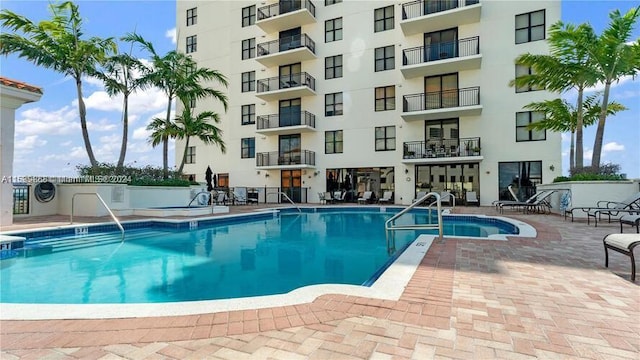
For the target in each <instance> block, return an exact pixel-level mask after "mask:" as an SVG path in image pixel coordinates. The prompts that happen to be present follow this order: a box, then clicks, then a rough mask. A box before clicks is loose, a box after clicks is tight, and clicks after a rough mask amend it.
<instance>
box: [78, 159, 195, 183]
mask: <svg viewBox="0 0 640 360" xmlns="http://www.w3.org/2000/svg"><path fill="white" fill-rule="evenodd" d="M76 169H77V170H78V175H80V177H81V178H86V179H93V178H100V179H111V178H114V179H126V180H127V181H126V184H128V185H134V186H184V187H186V186H189V185H198V183H197V182H190V181H189V180H184V179H182V177H181V175H182V174H181V173H179V172H177V171H169V178H168V179H164V178H163V171H162V167H160V166H151V165H147V166H144V167H134V166H131V165H125V166H123V167H121V168H118V167H117V166H116V165H115V164H110V163H100V164H99V165H98V166H97V167H96V168H93V167H92V166H91V165H78V166H76ZM118 181H119V182H120V180H118ZM88 182H89V181H88ZM121 183H122V182H121Z"/></svg>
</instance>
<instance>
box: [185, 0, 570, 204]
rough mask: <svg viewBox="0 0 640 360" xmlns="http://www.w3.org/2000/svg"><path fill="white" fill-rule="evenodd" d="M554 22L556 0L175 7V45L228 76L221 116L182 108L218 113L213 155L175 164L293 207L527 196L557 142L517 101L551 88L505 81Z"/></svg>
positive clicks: (289, 1)
mask: <svg viewBox="0 0 640 360" xmlns="http://www.w3.org/2000/svg"><path fill="white" fill-rule="evenodd" d="M559 19H560V2H559V1H537V0H536V1H525V0H512V1H491V0H480V1H478V0H442V1H434V0H417V1H409V2H406V1H402V2H400V1H365V0H345V1H340V0H324V1H323V0H314V1H310V0H283V1H279V2H277V1H272V0H267V1H194V0H178V1H177V33H178V48H179V49H180V50H181V51H184V52H185V53H187V54H188V55H190V56H192V57H193V58H194V59H196V60H197V62H198V63H199V65H200V66H202V67H208V68H212V69H216V70H219V71H221V72H222V73H223V74H225V75H226V76H227V78H228V80H229V87H228V89H227V90H226V93H227V94H228V97H229V109H228V111H227V112H226V113H225V112H224V109H223V108H222V106H221V105H220V104H218V103H215V102H214V101H213V100H198V101H197V102H196V103H195V104H192V106H194V107H195V109H196V110H195V111H196V112H198V111H204V110H205V109H207V110H214V111H217V112H219V113H220V114H221V116H222V123H221V124H220V125H219V126H220V127H221V129H222V130H223V131H224V133H223V139H224V141H225V143H226V146H227V152H226V153H225V154H222V153H221V152H220V150H219V149H218V148H217V147H215V146H206V145H204V144H202V143H201V142H199V141H198V140H196V139H192V140H191V144H193V146H192V147H190V148H189V150H188V152H187V164H186V165H185V173H186V174H193V175H194V176H195V178H196V180H198V181H204V176H205V170H206V169H207V166H210V167H211V169H213V172H214V173H216V174H217V175H218V185H219V186H229V187H249V188H253V187H255V188H258V189H265V188H280V189H281V191H283V192H285V193H287V194H288V195H289V196H290V197H291V198H293V199H294V201H296V202H318V200H319V198H318V193H323V192H326V191H331V192H333V191H341V190H344V191H343V192H344V193H345V196H344V200H346V201H355V199H357V197H358V196H359V194H362V193H363V192H364V191H372V192H373V193H374V194H375V196H376V197H378V198H379V197H381V196H382V195H383V193H384V192H385V191H393V202H394V203H396V204H410V203H411V202H412V201H413V199H414V198H415V197H416V195H417V194H418V193H419V192H421V191H437V192H440V191H444V190H447V191H449V192H451V193H452V194H453V195H454V196H455V197H456V198H457V203H460V202H462V203H464V201H465V196H466V192H467V191H475V192H476V193H477V194H478V195H479V197H480V203H481V205H488V204H490V203H491V201H493V200H496V199H498V198H505V197H506V196H508V195H507V186H508V185H509V184H513V185H515V188H517V189H518V191H520V192H521V193H522V194H523V195H525V194H526V193H528V192H529V193H530V192H532V191H533V187H534V186H535V185H536V184H539V183H543V182H551V181H552V180H553V178H554V177H556V176H558V175H560V174H561V138H560V134H559V133H553V132H550V131H546V132H545V131H531V130H528V129H527V127H526V126H527V124H529V123H531V122H533V121H537V120H539V119H540V117H541V115H540V114H537V113H532V112H529V111H527V110H526V109H523V106H525V105H526V104H528V103H530V102H533V101H541V100H546V99H551V98H553V97H554V95H553V94H551V93H549V92H546V91H536V90H535V89H516V88H514V87H509V85H508V83H509V81H510V80H512V79H514V78H515V76H516V74H521V73H526V72H528V71H529V69H526V68H522V69H521V68H518V69H516V66H515V65H514V59H515V58H516V57H517V56H518V55H520V54H523V53H527V52H530V53H540V54H542V53H546V52H548V44H547V43H546V41H545V38H546V36H547V31H548V28H549V26H550V25H551V24H553V23H555V22H556V21H558V20H559ZM211 85H212V86H216V85H214V84H211ZM183 147H184V143H183V142H180V141H178V142H177V144H176V159H177V161H180V160H181V159H182V149H183ZM276 191H278V190H277V189H276ZM263 200H264V199H263ZM267 200H269V199H267Z"/></svg>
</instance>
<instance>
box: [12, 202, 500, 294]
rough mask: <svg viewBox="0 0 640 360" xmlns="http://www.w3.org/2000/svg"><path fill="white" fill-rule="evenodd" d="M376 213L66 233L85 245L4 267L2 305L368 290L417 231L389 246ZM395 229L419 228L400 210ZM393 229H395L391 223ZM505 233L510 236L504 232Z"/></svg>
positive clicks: (465, 229) (28, 255)
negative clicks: (320, 287)
mask: <svg viewBox="0 0 640 360" xmlns="http://www.w3.org/2000/svg"><path fill="white" fill-rule="evenodd" d="M392 215H393V213H385V212H355V211H352V212H343V211H334V212H318V213H302V214H298V213H288V214H284V213H281V214H280V215H278V216H274V217H266V218H264V217H263V218H259V219H256V218H253V219H249V220H247V221H243V222H238V221H237V220H234V221H233V222H230V223H228V224H224V223H223V224H219V225H215V226H210V227H201V228H198V229H193V230H169V229H163V228H160V229H158V228H152V229H144V228H143V229H132V230H127V232H126V239H125V241H124V242H123V243H121V242H120V241H119V239H120V233H94V234H90V235H88V236H85V237H77V236H71V235H70V236H66V237H62V238H61V239H59V241H65V240H68V239H72V240H74V241H85V242H86V243H87V244H86V245H88V246H87V247H82V248H77V249H74V250H68V251H56V252H51V251H24V252H23V254H21V255H20V256H21V257H18V258H14V259H10V260H9V261H12V262H11V263H9V262H7V260H3V264H2V265H3V266H2V269H0V278H1V279H2V282H1V295H2V296H1V298H0V299H1V301H2V302H6V303H58V304H59V303H66V304H85V303H155V302H176V301H194V300H213V299H228V298H238V297H248V296H257V295H269V294H281V293H286V292H289V291H291V290H294V289H296V288H299V287H302V286H306V285H312V284H323V283H335V284H354V285H361V284H364V283H367V282H368V281H370V280H371V279H372V277H373V276H374V275H375V274H378V273H379V272H380V270H381V269H384V267H385V266H386V265H388V263H389V262H390V260H392V259H393V258H394V256H397V255H398V253H399V252H401V251H402V250H403V249H404V248H405V247H406V246H407V245H409V244H410V243H411V242H412V241H413V240H415V238H416V237H417V235H418V234H419V233H423V232H424V231H423V232H415V231H399V232H397V234H396V235H395V236H394V244H393V246H388V243H387V239H386V236H385V231H384V222H385V221H386V220H387V219H388V218H389V217H391V216H392ZM408 215H409V216H406V217H403V218H401V219H402V220H403V221H402V222H403V223H404V222H407V223H410V222H413V221H420V222H424V221H425V219H426V215H425V214H423V213H415V214H414V213H409V214H408ZM398 223H400V222H398ZM445 224H446V225H445V233H447V232H451V231H456V230H458V231H459V232H461V233H457V235H459V236H471V235H472V234H471V233H477V235H476V236H478V235H482V233H485V236H486V233H487V232H491V233H498V232H500V233H504V232H508V231H509V229H508V226H506V227H505V226H498V225H496V223H492V224H484V225H478V224H475V225H470V223H469V221H457V222H455V221H454V222H453V223H452V224H448V225H447V223H446V221H445ZM511 230H513V229H511Z"/></svg>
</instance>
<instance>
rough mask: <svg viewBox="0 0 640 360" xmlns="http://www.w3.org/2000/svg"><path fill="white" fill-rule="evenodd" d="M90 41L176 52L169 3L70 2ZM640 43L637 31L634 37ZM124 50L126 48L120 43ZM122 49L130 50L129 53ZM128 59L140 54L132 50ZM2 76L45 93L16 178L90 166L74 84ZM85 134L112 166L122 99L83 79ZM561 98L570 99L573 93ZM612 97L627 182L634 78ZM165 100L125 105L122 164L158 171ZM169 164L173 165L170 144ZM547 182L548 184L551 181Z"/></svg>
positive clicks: (11, 3)
mask: <svg viewBox="0 0 640 360" xmlns="http://www.w3.org/2000/svg"><path fill="white" fill-rule="evenodd" d="M76 3H77V4H78V5H79V7H80V13H81V14H82V16H83V18H84V29H85V34H86V35H88V36H101V37H115V38H119V37H120V36H122V35H124V34H126V33H128V32H133V31H136V32H137V33H139V34H141V35H142V36H143V37H144V38H145V39H147V40H149V41H151V42H152V43H153V44H154V46H155V48H156V51H157V52H158V53H160V54H163V53H165V52H166V51H169V50H171V49H173V48H175V19H176V16H175V2H174V1H169V0H167V1H87V0H85V1H76ZM47 4H48V2H47V1H30V0H26V1H25V0H19V1H16V0H8V1H7V0H3V1H2V3H1V4H0V6H1V7H2V9H9V10H11V11H14V12H16V13H18V14H21V15H25V16H27V17H28V18H30V19H31V20H34V21H39V20H43V19H47V18H49V12H48V7H47ZM638 4H639V3H638V2H637V1H585V0H582V1H563V2H562V20H563V21H565V22H570V23H574V24H579V23H582V22H589V23H591V25H592V26H593V27H594V28H595V30H596V31H597V32H598V33H600V32H601V31H602V29H603V28H605V27H606V26H607V24H608V14H609V12H610V11H611V10H614V9H620V11H622V12H626V11H627V10H628V9H630V8H631V7H633V6H638ZM633 38H634V39H638V38H640V26H638V27H636V29H635V31H634V36H633ZM122 46H126V45H125V44H122ZM123 49H125V50H127V51H128V50H129V47H128V46H127V47H124V48H123ZM133 53H134V55H137V56H140V57H145V56H146V54H144V53H140V52H137V51H136V49H134V51H133ZM0 74H2V76H4V77H8V78H11V79H16V80H20V81H24V82H27V83H29V84H32V85H36V86H39V87H42V88H43V90H44V95H43V96H42V98H41V100H40V101H39V102H36V103H32V104H27V105H24V106H23V107H21V108H20V109H18V111H17V113H16V136H15V157H14V173H13V174H12V175H14V176H26V175H49V176H75V175H76V174H77V172H76V165H78V164H86V163H88V159H87V156H86V152H85V149H84V144H83V141H82V137H81V133H80V126H79V120H78V115H77V101H76V93H75V85H74V83H73V81H71V79H68V78H64V77H63V76H62V75H60V74H58V73H55V72H53V71H51V70H46V69H40V68H38V67H36V66H35V65H33V64H32V63H29V62H27V61H25V60H21V59H18V58H17V57H15V56H10V57H2V58H0ZM84 97H85V101H86V105H87V119H88V122H89V134H90V137H91V142H92V145H93V149H94V153H95V155H96V158H97V159H98V161H101V162H112V163H115V162H116V161H117V158H118V154H119V150H120V139H121V137H120V136H121V131H122V130H121V121H120V120H121V101H120V100H119V99H110V98H109V97H108V96H107V95H106V93H105V92H104V91H103V89H102V86H101V84H100V83H99V82H97V81H91V80H90V79H89V80H86V81H85V86H84ZM564 97H566V98H567V99H569V100H570V101H572V102H573V101H574V99H575V95H574V94H571V93H569V94H566V95H565V96H564ZM610 98H611V99H612V100H616V101H618V102H620V103H622V104H624V105H625V106H626V107H627V108H629V110H627V111H624V112H622V113H620V114H618V115H616V116H614V117H609V118H608V119H607V125H606V130H605V135H604V143H603V144H604V148H603V153H602V162H611V163H615V164H620V165H621V168H622V172H623V173H626V174H627V175H628V177H630V178H640V101H639V99H640V78H636V79H635V80H632V79H624V80H623V81H621V82H620V83H619V84H616V85H615V87H614V88H613V89H612V92H611V95H610ZM164 109H166V99H165V98H164V96H163V95H162V94H161V93H160V92H158V91H153V90H151V91H145V92H144V93H140V94H136V95H134V96H133V97H132V98H131V99H130V111H131V114H130V125H129V131H130V132H129V145H128V151H127V158H126V163H128V164H135V165H141V166H144V165H148V164H150V165H161V163H162V156H161V149H160V148H156V149H153V148H151V146H150V145H149V144H148V143H147V137H148V132H147V131H146V130H145V128H146V125H147V124H148V123H149V121H150V120H151V119H152V118H153V117H157V116H159V117H164ZM594 134H595V126H593V127H590V128H587V129H585V140H584V148H585V164H586V165H589V164H590V160H591V150H592V148H593V139H594ZM562 148H563V169H564V170H563V172H564V173H566V172H567V170H566V169H568V153H569V136H568V134H566V136H563V146H562ZM170 151H171V152H170V155H169V163H170V165H173V162H174V156H173V146H172V147H171V148H170ZM549 180H550V179H549Z"/></svg>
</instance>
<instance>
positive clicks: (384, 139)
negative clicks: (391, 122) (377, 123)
mask: <svg viewBox="0 0 640 360" xmlns="http://www.w3.org/2000/svg"><path fill="white" fill-rule="evenodd" d="M395 149H396V127H395V126H381V127H376V151H390V150H395Z"/></svg>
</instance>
